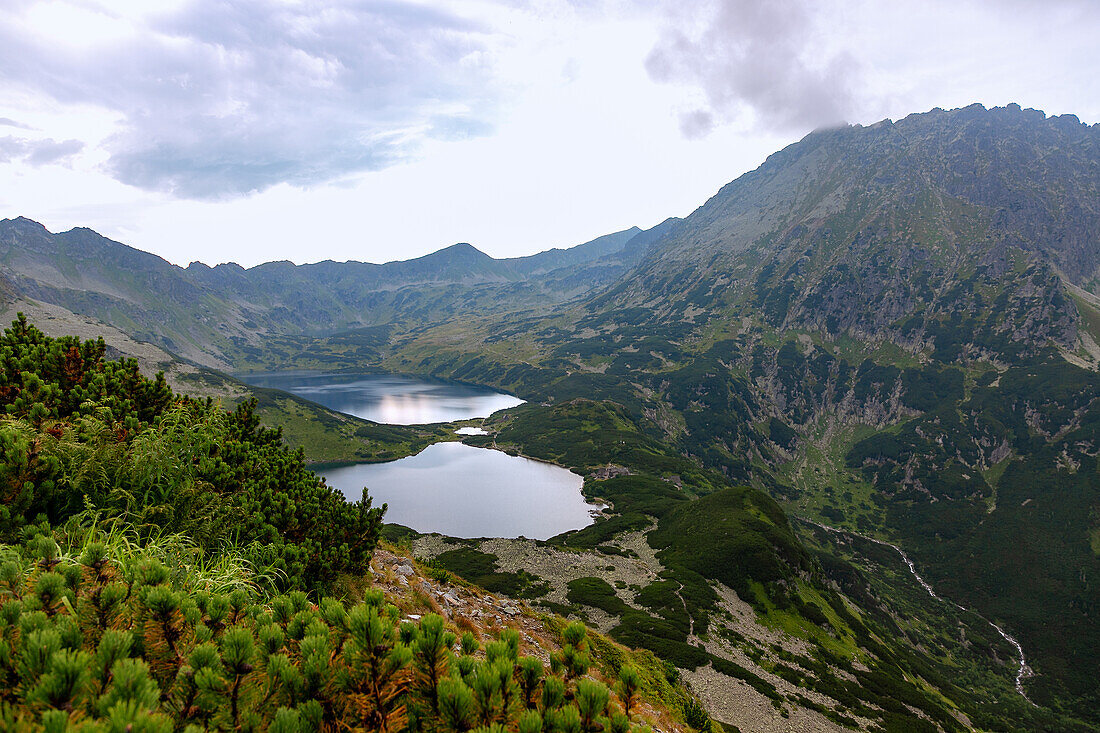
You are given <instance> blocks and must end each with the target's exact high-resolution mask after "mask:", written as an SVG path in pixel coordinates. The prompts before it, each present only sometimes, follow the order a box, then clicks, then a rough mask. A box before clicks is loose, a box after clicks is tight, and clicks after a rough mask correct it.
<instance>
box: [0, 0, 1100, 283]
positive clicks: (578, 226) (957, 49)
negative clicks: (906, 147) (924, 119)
mask: <svg viewBox="0 0 1100 733" xmlns="http://www.w3.org/2000/svg"><path fill="white" fill-rule="evenodd" d="M1098 33H1100V3H1098V2H1095V0H1046V2H1042V3H1040V2H1031V1H1030V0H949V1H944V0H919V1H910V0H893V1H891V2H887V1H885V0H842V1H833V0H767V1H759V2H756V1H753V0H691V1H690V2H682V1H680V0H633V1H630V2H628V1H626V0H557V1H553V2H552V1H550V0H449V1H447V2H444V1H442V0H440V1H438V2H426V1H423V0H421V1H417V2H411V1H405V0H332V1H330V2H319V1H318V2H313V1H311V0H219V1H214V0H206V1H205V2H198V1H187V0H157V1H156V2H151V1H150V0H125V1H124V0H0V218H10V217H16V216H26V217H29V218H31V219H35V220H37V221H40V222H42V223H43V224H44V225H45V226H46V227H47V228H48V229H50V230H51V231H64V230H67V229H70V228H72V227H77V226H86V227H90V228H92V229H95V230H96V231H98V232H100V233H102V234H104V235H106V236H108V237H111V238H112V239H116V240H118V241H121V242H125V243H127V244H129V245H131V246H134V247H137V248H139V249H143V250H146V251H149V252H154V253H156V254H158V255H160V256H162V257H164V258H165V259H167V260H169V261H171V262H174V263H176V264H179V265H184V266H185V265H187V264H188V263H189V262H191V261H194V260H198V261H202V262H206V263H207V264H211V265H213V264H217V263H219V262H227V261H235V262H239V263H241V264H243V265H245V266H251V265H255V264H259V263H261V262H266V261H271V260H291V261H293V262H297V263H304V262H316V261H320V260H325V259H331V260H337V261H343V260H349V259H353V260H363V261H369V262H386V261H391V260H399V259H408V258H410V257H417V256H420V255H423V254H427V253H429V252H432V251H434V250H437V249H440V248H442V247H445V246H448V245H450V244H453V243H455V242H469V243H471V244H473V245H474V246H476V247H478V248H479V249H481V250H482V251H484V252H486V253H488V254H490V255H493V256H494V257H511V256H520V255H525V254H531V253H534V252H537V251H540V250H543V249H547V248H550V247H567V246H572V245H575V244H579V243H581V242H584V241H587V240H590V239H593V238H595V237H597V236H600V235H602V234H607V233H610V232H614V231H618V230H622V229H626V228H628V227H631V226H640V227H642V228H647V227H650V226H653V225H655V224H658V223H660V222H661V221H662V220H664V219H665V218H667V217H669V216H685V215H687V214H689V213H690V212H691V211H692V210H694V209H695V208H696V207H698V206H699V205H701V204H702V203H703V202H704V201H705V200H706V199H707V198H708V197H709V196H711V195H713V194H714V193H715V192H716V191H717V190H718V189H719V188H720V187H721V186H722V185H723V184H725V183H727V182H728V181H730V180H733V179H734V178H736V177H737V176H739V175H741V174H742V173H744V172H746V171H749V170H752V169H753V168H755V167H756V166H758V165H759V164H760V163H762V162H763V161H764V159H765V158H766V157H767V156H768V155H769V154H771V153H773V152H775V151H776V150H779V149H781V148H782V147H784V146H786V145H789V144H791V143H793V142H795V141H797V140H799V139H800V138H801V137H803V136H804V135H805V134H807V133H808V132H810V131H812V130H814V129H818V128H822V127H831V126H836V125H841V124H871V123H873V122H876V121H878V120H881V119H883V118H887V117H889V118H891V119H898V118H901V117H904V116H906V115H907V114H910V113H912V112H923V111H927V110H929V109H931V108H933V107H943V108H953V107H961V106H966V105H968V104H971V103H973V102H979V103H982V104H984V105H986V106H1003V105H1005V104H1008V103H1010V102H1016V103H1019V104H1020V105H1021V106H1023V107H1034V108H1037V109H1042V110H1044V111H1045V112H1047V113H1048V114H1051V115H1054V114H1065V113H1069V114H1076V115H1077V116H1078V117H1080V118H1081V119H1082V120H1083V121H1085V122H1087V123H1090V124H1093V123H1096V122H1098V121H1100V75H1098V74H1097V73H1096V71H1097V69H1100V44H1098V43H1097V42H1096V38H1097V37H1098Z"/></svg>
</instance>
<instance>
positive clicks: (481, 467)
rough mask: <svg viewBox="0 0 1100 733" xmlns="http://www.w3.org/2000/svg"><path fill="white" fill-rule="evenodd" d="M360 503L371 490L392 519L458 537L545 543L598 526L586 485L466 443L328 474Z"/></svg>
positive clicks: (545, 465) (560, 470) (434, 447)
mask: <svg viewBox="0 0 1100 733" xmlns="http://www.w3.org/2000/svg"><path fill="white" fill-rule="evenodd" d="M322 475H324V477H325V479H326V481H327V482H328V484H329V486H333V487H335V488H337V489H339V490H340V491H342V492H343V493H344V496H346V497H347V498H348V499H349V500H351V501H358V500H359V498H360V497H361V496H362V490H363V487H364V486H366V487H367V492H368V493H369V494H370V496H371V499H372V501H373V502H374V505H375V506H380V505H381V504H382V503H383V502H385V503H386V504H388V505H389V509H388V510H387V511H386V517H385V521H387V522H391V523H396V524H403V525H405V526H406V527H412V528H413V529H415V530H417V531H418V532H426V533H427V532H439V533H440V534H444V535H449V536H451V537H465V538H475V537H521V536H522V537H527V538H529V539H537V540H545V539H549V538H551V537H553V536H554V535H557V534H561V533H562V532H566V531H568V530H571V529H580V528H582V527H587V526H588V525H590V524H592V521H593V516H592V512H593V511H598V510H599V509H600V508H601V507H599V506H595V505H592V504H587V503H585V501H584V496H583V495H582V494H581V485H582V484H583V483H584V480H583V479H582V478H581V477H580V476H578V475H577V474H575V473H573V472H571V471H568V470H566V469H564V468H561V467H559V466H554V465H551V464H549V463H542V462H540V461H533V460H531V459H529V458H522V457H519V456H510V455H508V454H507V453H503V452H501V451H497V450H490V449H488V448H474V447H473V446H469V445H463V444H462V443H435V444H433V445H430V446H428V447H427V448H425V449H424V450H422V451H421V452H420V453H418V454H417V455H415V456H409V457H408V458H402V459H400V460H397V461H389V462H387V463H359V464H356V465H353V466H341V467H339V468H331V469H328V470H325V471H322Z"/></svg>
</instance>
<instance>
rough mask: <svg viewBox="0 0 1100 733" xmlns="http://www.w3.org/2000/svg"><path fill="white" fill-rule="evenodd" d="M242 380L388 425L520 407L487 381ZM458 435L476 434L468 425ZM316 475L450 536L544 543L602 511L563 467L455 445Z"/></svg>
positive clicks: (399, 520)
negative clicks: (485, 384)
mask: <svg viewBox="0 0 1100 733" xmlns="http://www.w3.org/2000/svg"><path fill="white" fill-rule="evenodd" d="M244 379H245V381H246V382H248V383H249V384H252V385H254V386H258V387H269V388H274V389H279V390H282V391H284V392H290V393H291V394H294V395H297V396H299V397H302V398H303V399H307V400H310V401H312V402H316V403H317V404H320V405H323V406H325V407H327V408H329V409H331V410H336V411H338V412H343V413H345V414H349V415H354V416H355V417H360V418H363V419H365V420H370V421H372V422H377V423H384V424H390V425H419V424H427V423H440V422H454V421H458V420H469V419H474V418H483V417H488V416H489V415H490V414H492V413H493V412H495V411H497V410H501V409H505V408H508V407H514V406H516V405H519V404H522V403H523V400H520V399H518V398H516V397H513V396H511V395H507V394H502V393H500V392H496V391H494V390H491V389H488V388H485V387H476V386H471V385H465V384H452V383H449V382H442V381H434V380H428V379H422V378H418V377H410V376H404V375H390V374H355V375H346V374H341V375H331V374H317V373H307V372H284V373H279V374H265V375H250V376H247V377H244ZM456 433H458V434H459V435H477V434H481V431H480V429H478V428H470V427H466V428H460V429H458V430H456ZM318 473H319V474H320V475H322V476H324V478H325V480H326V481H327V483H328V484H329V486H332V487H334V488H336V489H338V490H340V491H341V492H343V494H344V496H346V497H347V498H348V499H349V500H351V501H357V500H358V499H359V498H360V496H361V495H362V491H363V488H364V487H366V488H367V490H368V492H369V494H370V496H371V499H372V500H373V502H374V504H375V506H378V505H380V504H382V503H385V504H387V505H388V507H389V508H388V509H387V511H386V522H388V523H393V524H402V525H404V526H406V527H410V528H412V529H414V530H416V531H418V532H423V533H431V532H438V533H439V534H443V535H447V536H450V537H460V538H478V537H527V538H529V539H539V540H545V539H549V538H550V537H553V536H554V535H557V534H561V533H562V532H566V531H569V530H572V529H580V528H582V527H586V526H588V525H589V524H592V522H593V521H594V515H595V514H597V513H598V512H599V511H600V509H601V508H602V507H599V506H596V505H592V504H588V503H586V502H585V500H584V496H583V495H582V493H581V485H582V484H583V479H582V478H581V477H580V476H578V475H577V474H575V473H573V472H571V471H569V470H567V469H564V468H561V467H560V466H555V465H552V464H549V463H544V462H541V461H535V460H531V459H529V458H523V457H521V456H512V455H509V454H507V453H504V452H502V451H498V450H492V449H489V448H475V447H473V446H469V445H464V444H462V443H460V442H457V441H455V442H441V443H435V444H433V445H430V446H428V447H427V448H425V449H424V450H422V451H421V452H420V453H418V454H416V455H414V456H408V457H406V458H401V459H399V460H396V461H389V462H385V463H356V464H351V465H343V466H338V467H326V468H323V469H321V470H319V472H318Z"/></svg>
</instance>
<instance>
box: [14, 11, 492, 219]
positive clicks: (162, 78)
mask: <svg viewBox="0 0 1100 733" xmlns="http://www.w3.org/2000/svg"><path fill="white" fill-rule="evenodd" d="M15 28H16V24H14V23H4V22H3V14H2V11H0V47H4V48H5V52H4V53H3V54H0V78H4V79H5V80H7V81H8V82H16V83H19V84H22V85H23V86H25V87H26V88H28V89H31V90H34V91H38V92H45V93H47V94H49V95H50V96H52V97H53V98H55V99H57V100H59V101H61V102H67V103H90V104H96V105H99V106H106V107H108V108H109V109H112V110H114V111H117V112H119V113H120V114H121V116H122V119H123V124H122V128H121V130H120V131H119V132H118V133H117V134H115V135H113V136H112V137H110V138H109V139H108V140H107V141H106V148H107V151H108V152H109V154H110V159H109V161H108V163H107V166H108V169H109V170H110V171H111V172H112V174H113V175H114V176H115V177H116V178H118V180H120V181H123V182H125V183H128V184H131V185H134V186H138V187H141V188H145V189H152V190H161V191H169V192H172V193H174V194H176V195H178V196H182V197H188V198H199V199H217V198H225V197H231V196H236V195H243V194H247V193H249V192H253V191H260V190H263V189H266V188H268V187H270V186H273V185H276V184H278V183H284V182H286V183H291V184H295V185H302V186H306V185H310V184H314V183H319V182H324V181H331V180H336V179H340V178H342V177H346V176H347V175H349V174H353V173H356V172H360V171H365V170H373V169H379V168H383V167H385V166H388V165H391V164H393V163H395V162H397V161H400V160H403V159H405V158H407V157H409V156H410V155H413V154H415V151H416V149H417V145H418V143H419V142H420V141H422V140H423V139H425V138H428V137H437V138H444V139H456V138H463V137H471V136H477V135H483V134H486V132H487V131H489V130H490V128H491V121H492V119H493V112H494V107H495V96H494V93H493V87H492V83H491V82H492V79H491V69H490V68H489V64H488V62H487V61H486V58H487V51H486V48H485V41H486V35H485V34H484V33H483V31H482V29H480V28H478V27H476V26H474V25H472V24H471V23H470V22H468V21H466V20H463V19H462V18H459V17H457V16H454V15H451V14H449V13H448V12H446V11H444V10H432V9H429V8H425V7H422V6H419V5H412V4H408V3H403V2H386V1H384V0H343V1H342V2H335V3H333V2H327V3H323V4H321V3H315V2H303V3H293V4H290V3H283V2H277V1H276V0H238V1H237V2H232V3H228V2H227V3H209V2H200V1H199V0H195V1H194V2H192V3H190V4H188V5H185V6H184V7H183V8H182V9H180V10H178V11H175V12H173V13H172V14H170V15H164V16H159V17H158V19H157V20H156V21H155V22H154V23H153V24H152V25H151V27H149V28H146V29H143V31H145V32H142V33H141V34H140V35H138V36H136V37H134V38H132V39H130V40H128V41H127V42H125V43H118V44H114V45H113V46H111V47H98V46H97V47H93V48H92V49H91V50H90V51H86V52H84V51H73V50H66V49H58V48H57V47H56V46H54V45H50V44H47V43H45V42H43V41H42V40H40V39H35V38H29V37H26V34H22V33H19V32H17V30H15Z"/></svg>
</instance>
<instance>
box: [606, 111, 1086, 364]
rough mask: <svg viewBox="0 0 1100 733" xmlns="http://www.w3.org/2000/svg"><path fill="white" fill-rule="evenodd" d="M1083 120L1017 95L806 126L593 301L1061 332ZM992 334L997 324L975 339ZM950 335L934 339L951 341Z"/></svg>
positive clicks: (920, 336) (1081, 233)
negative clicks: (1024, 104)
mask: <svg viewBox="0 0 1100 733" xmlns="http://www.w3.org/2000/svg"><path fill="white" fill-rule="evenodd" d="M1098 241H1100V127H1097V126H1091V127H1090V126H1087V125H1083V124H1081V123H1080V122H1079V121H1077V119H1076V118H1073V117H1056V118H1047V117H1045V116H1044V115H1043V113H1041V112H1037V111H1034V110H1021V109H1019V107H1016V106H1010V107H1008V108H1001V109H993V110H986V109H984V108H982V107H980V106H977V105H975V106H972V107H967V108H965V109H960V110H952V111H949V112H945V111H943V110H934V111H932V112H929V113H927V114H922V115H912V116H910V117H907V118H905V119H904V120H901V121H899V122H896V123H894V122H890V121H884V122H881V123H878V124H876V125H873V126H871V127H867V128H863V127H849V128H844V129H839V130H830V131H822V132H817V133H814V134H812V135H809V136H808V137H806V138H805V139H804V140H802V141H800V142H798V143H796V144H795V145H792V146H790V147H788V148H787V149H785V150H783V151H781V152H779V153H776V154H775V155H773V156H771V157H770V158H769V159H768V160H767V162H765V163H764V165H762V166H761V167H760V168H759V169H757V170H755V171H752V172H751V173H748V174H746V175H744V176H742V177H741V178H739V179H737V180H736V181H734V182H732V183H730V184H729V185H727V186H725V187H724V188H723V189H722V190H721V191H719V192H718V194H716V195H715V196H714V197H713V198H711V199H710V200H709V201H708V202H707V203H706V204H704V205H703V206H702V207H700V208H699V209H698V210H697V211H695V212H694V213H693V214H692V215H691V216H690V217H688V218H687V219H686V220H684V222H682V224H681V225H680V226H678V227H677V228H676V229H675V231H673V232H670V233H669V234H668V235H666V236H665V237H664V238H663V239H662V240H660V241H659V242H658V243H657V244H656V245H655V246H654V247H653V249H652V250H651V253H650V255H649V256H648V257H647V258H646V259H645V260H644V261H643V262H642V263H641V265H640V266H639V267H638V268H637V270H636V271H634V272H633V273H631V275H630V276H629V277H628V278H625V279H624V280H623V281H622V282H621V283H620V284H619V285H618V286H617V287H616V288H615V289H614V291H613V292H612V293H611V294H608V295H607V296H605V297H602V298H597V299H596V300H594V301H593V308H594V309H596V310H599V309H602V308H606V307H607V306H608V305H609V304H611V303H617V304H624V303H625V304H627V305H637V306H644V307H646V308H649V309H650V310H651V311H652V316H651V318H652V319H653V320H654V321H676V320H681V319H683V318H684V317H685V313H686V310H687V309H688V308H694V309H696V310H703V311H705V312H707V313H708V314H709V315H710V316H711V317H715V316H724V315H726V314H728V313H731V312H738V313H755V314H759V315H760V316H761V317H762V318H763V319H764V320H765V321H766V322H767V323H768V324H769V325H770V326H772V327H774V328H778V329H782V330H789V329H810V330H813V331H817V332H820V333H822V334H825V335H829V336H834V337H835V336H839V335H846V336H850V337H853V338H856V339H859V340H861V341H866V342H875V341H884V340H889V341H892V342H894V343H898V344H900V345H902V346H904V347H905V348H906V349H908V350H909V351H911V352H920V351H922V350H924V349H936V348H944V343H945V342H950V341H952V339H950V338H945V337H944V336H943V334H942V331H943V330H944V329H945V328H951V329H958V328H966V329H970V330H974V331H976V332H980V335H978V336H977V338H976V339H975V340H974V341H973V342H969V343H961V344H958V347H959V348H965V347H968V346H969V347H971V348H976V349H979V350H982V349H988V348H990V347H991V346H993V347H994V348H997V349H1003V348H1006V343H1000V342H1007V345H1011V344H1016V345H1023V346H1025V347H1036V346H1039V345H1043V344H1046V343H1048V342H1050V341H1053V342H1055V343H1058V344H1060V345H1062V346H1064V347H1072V346H1073V345H1074V343H1075V341H1076V337H1077V331H1076V322H1077V320H1078V314H1077V311H1076V308H1075V306H1074V304H1073V302H1072V300H1071V299H1069V298H1067V297H1065V294H1064V292H1063V288H1062V284H1061V279H1062V278H1065V279H1066V280H1068V281H1069V282H1071V283H1073V284H1075V285H1079V286H1082V287H1084V288H1086V289H1089V288H1091V289H1095V288H1096V287H1097V281H1096V276H1097V271H1098V267H1100V247H1098V246H1097V242H1098ZM991 342H998V343H997V344H992V343H991ZM954 347H955V344H954V343H952V344H951V345H950V346H948V347H947V348H954Z"/></svg>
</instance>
